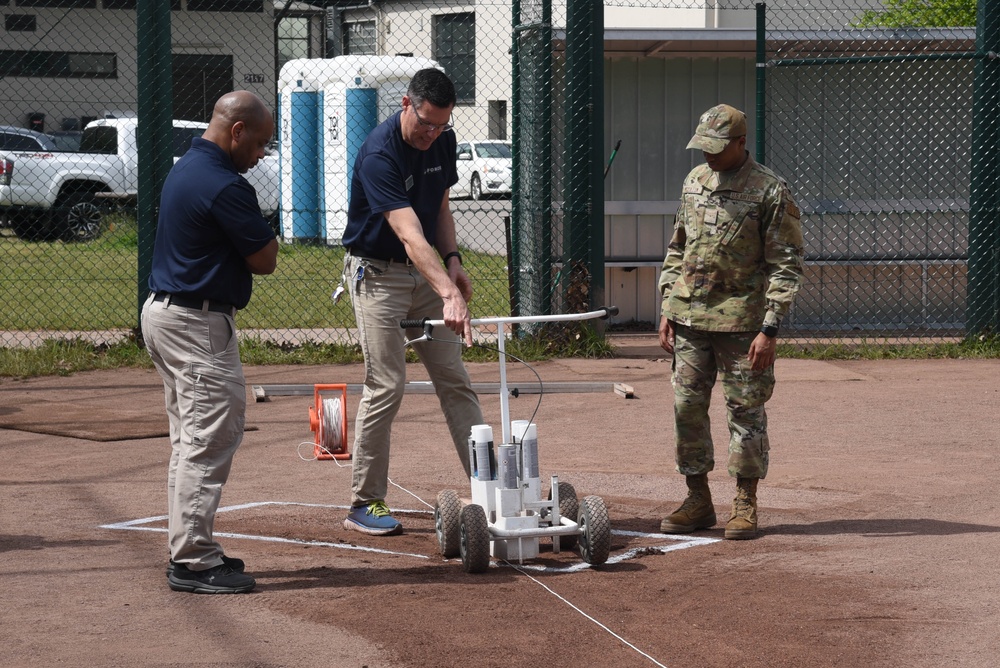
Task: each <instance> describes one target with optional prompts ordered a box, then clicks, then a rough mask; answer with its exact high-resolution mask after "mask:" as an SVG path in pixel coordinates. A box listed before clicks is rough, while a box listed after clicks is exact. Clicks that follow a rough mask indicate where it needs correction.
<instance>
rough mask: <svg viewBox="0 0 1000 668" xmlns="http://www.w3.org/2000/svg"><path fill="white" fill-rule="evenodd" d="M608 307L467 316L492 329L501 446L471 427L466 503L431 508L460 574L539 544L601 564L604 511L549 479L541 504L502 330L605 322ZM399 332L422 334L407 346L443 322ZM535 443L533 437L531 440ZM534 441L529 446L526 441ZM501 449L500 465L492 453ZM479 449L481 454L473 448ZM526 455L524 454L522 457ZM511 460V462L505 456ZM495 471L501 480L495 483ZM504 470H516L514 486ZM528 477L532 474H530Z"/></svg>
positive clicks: (605, 542)
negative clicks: (486, 451)
mask: <svg viewBox="0 0 1000 668" xmlns="http://www.w3.org/2000/svg"><path fill="white" fill-rule="evenodd" d="M617 312H618V309H617V308H616V307H613V306H611V307H604V308H601V309H599V310H596V311H588V312H586V313H571V314H564V315H538V316H520V317H498V318H474V319H473V320H472V325H473V326H480V325H495V326H496V331H497V351H498V352H499V353H500V360H499V361H500V420H501V436H502V441H501V444H500V446H499V447H497V448H496V449H495V450H494V449H493V442H492V429H491V428H490V427H489V425H476V426H474V427H473V429H472V434H471V435H470V439H469V440H470V444H469V445H470V466H471V467H472V469H473V471H472V475H471V477H470V479H469V482H470V486H471V488H472V501H471V503H468V504H463V502H462V500H461V498H460V497H459V495H458V493H457V492H456V491H454V490H449V489H446V490H442V491H441V492H440V493H439V494H438V497H437V503H436V504H435V507H434V528H435V533H436V534H437V539H438V544H439V545H440V548H441V554H442V556H444V557H446V558H451V557H456V556H461V558H462V565H463V567H464V569H465V571H466V572H469V573H480V572H483V571H485V570H486V569H487V568H489V565H490V556H493V557H496V558H498V559H507V560H514V559H516V560H517V561H518V562H519V563H523V562H524V560H525V559H532V558H534V557H537V556H538V544H539V539H540V538H552V551H553V552H556V553H558V552H559V550H560V548H567V549H570V548H573V547H574V546H575V547H576V548H577V550H578V551H579V553H580V556H581V557H582V558H583V560H584V561H585V562H587V563H589V564H594V565H599V564H603V563H604V562H605V561H607V559H608V555H609V553H610V551H611V522H610V520H609V518H608V510H607V506H606V505H605V503H604V500H603V499H601V497H599V496H586V497H584V498H583V499H582V500H579V501H578V500H577V496H576V490H575V489H574V488H573V486H572V485H570V484H569V483H566V482H560V481H559V478H558V476H556V475H553V476H552V477H551V485H550V487H549V494H548V498H547V499H542V498H541V496H542V494H541V480H540V478H539V477H538V476H537V466H536V465H533V464H535V463H536V462H537V427H536V425H534V424H528V421H527V420H518V421H515V422H514V423H511V420H510V405H509V401H510V393H509V392H508V390H507V365H506V362H507V353H506V348H505V342H506V326H507V325H512V324H528V323H541V322H560V321H576V320H589V319H593V318H608V317H610V316H613V315H615V314H617ZM400 324H401V326H402V327H404V328H406V329H419V328H422V329H423V334H422V335H421V336H419V337H417V338H414V339H411V340H409V341H407V345H409V344H410V343H414V342H416V341H433V337H432V331H433V328H434V327H440V326H444V321H443V320H429V319H424V320H404V321H402V322H401V323H400ZM533 436H534V437H535V438H534V439H533V438H532V437H533ZM485 438H489V440H490V442H489V448H490V451H491V458H490V459H491V461H490V462H485V464H487V470H488V471H489V473H482V474H481V475H480V472H479V471H478V470H477V469H478V468H480V467H479V466H478V464H479V462H477V459H476V448H475V444H476V440H477V439H479V444H480V446H481V448H482V446H484V445H485V441H484V440H483V439H485ZM532 441H534V442H532ZM501 450H502V451H503V456H504V457H505V458H504V459H501V456H496V458H495V459H494V458H493V456H492V455H494V454H497V455H499V454H500V451H501ZM480 451H482V450H480ZM526 452H527V453H528V454H529V456H528V457H526V456H525V454H526ZM512 454H516V458H515V459H516V463H515V462H512V461H511V455H512ZM493 461H495V462H496V463H497V467H496V468H497V469H500V468H503V469H504V472H505V473H506V474H507V475H506V476H504V477H505V478H506V481H505V480H501V479H500V478H501V476H500V475H499V474H498V471H496V470H494V467H493V466H492V463H493ZM510 466H513V467H514V469H515V470H516V483H513V484H511V483H512V481H513V476H512V474H511V470H510V468H509V467H510ZM533 474H534V475H533Z"/></svg>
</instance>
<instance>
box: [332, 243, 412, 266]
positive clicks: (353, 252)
mask: <svg viewBox="0 0 1000 668" xmlns="http://www.w3.org/2000/svg"><path fill="white" fill-rule="evenodd" d="M347 252H349V253H350V254H351V255H353V256H354V257H357V258H361V259H362V260H378V261H379V262H388V263H389V264H393V263H398V264H405V265H406V266H407V267H412V266H413V260H411V259H410V257H409V256H404V257H401V258H394V257H378V256H376V255H373V254H371V253H361V252H359V251H356V250H353V249H350V248H348V249H347Z"/></svg>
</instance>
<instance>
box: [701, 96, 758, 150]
mask: <svg viewBox="0 0 1000 668" xmlns="http://www.w3.org/2000/svg"><path fill="white" fill-rule="evenodd" d="M746 133H747V115H746V114H744V113H743V112H742V111H740V110H739V109H736V108H735V107H730V106H729V105H728V104H717V105H715V106H714V107H712V108H711V109H709V110H708V111H706V112H705V113H704V114H702V115H701V118H700V119H699V120H698V127H697V128H695V131H694V137H692V138H691V141H689V142H688V145H687V147H688V148H697V149H701V150H702V151H704V152H705V153H722V151H723V150H724V149H725V148H726V145H727V144H728V143H729V140H730V139H735V138H736V137H743V136H745V135H746Z"/></svg>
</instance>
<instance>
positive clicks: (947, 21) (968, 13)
mask: <svg viewBox="0 0 1000 668" xmlns="http://www.w3.org/2000/svg"><path fill="white" fill-rule="evenodd" d="M852 25H853V26H854V27H855V28H960V27H974V26H975V25H976V0H885V9H870V10H868V11H866V12H864V13H863V14H861V16H859V17H858V18H857V19H855V20H854V22H853V24H852Z"/></svg>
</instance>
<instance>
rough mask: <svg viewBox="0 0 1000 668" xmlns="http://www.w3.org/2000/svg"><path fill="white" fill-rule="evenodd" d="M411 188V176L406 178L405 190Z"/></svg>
mask: <svg viewBox="0 0 1000 668" xmlns="http://www.w3.org/2000/svg"><path fill="white" fill-rule="evenodd" d="M412 187H413V174H410V175H409V176H407V177H406V189H407V190H409V189H410V188H412Z"/></svg>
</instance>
